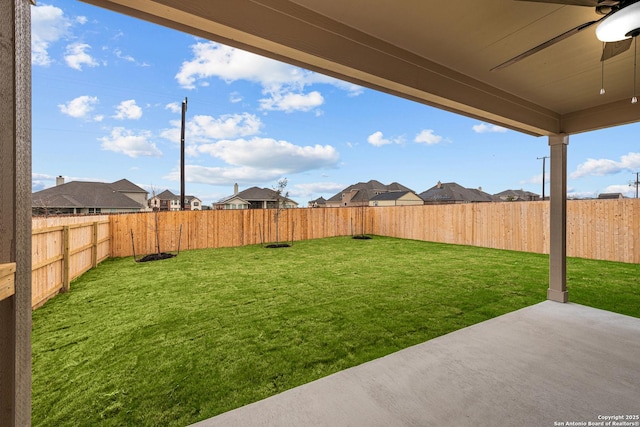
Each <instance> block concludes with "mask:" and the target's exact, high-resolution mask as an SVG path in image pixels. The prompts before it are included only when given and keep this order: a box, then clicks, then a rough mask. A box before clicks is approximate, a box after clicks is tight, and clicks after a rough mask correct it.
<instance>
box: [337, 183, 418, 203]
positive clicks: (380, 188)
mask: <svg viewBox="0 0 640 427" xmlns="http://www.w3.org/2000/svg"><path fill="white" fill-rule="evenodd" d="M351 191H357V193H356V194H355V195H354V196H353V197H352V198H351V201H352V202H368V201H369V200H371V199H372V198H373V197H375V196H377V195H378V194H381V193H386V192H390V191H412V190H411V189H410V188H408V187H405V186H404V185H402V184H399V183H397V182H392V183H391V184H389V185H384V184H383V183H381V182H380V181H376V180H375V179H372V180H370V181H368V182H358V183H357V184H353V185H350V186H348V187H347V188H345V189H344V190H342V191H340V192H339V193H337V194H335V195H334V196H332V197H330V198H329V199H328V200H327V202H340V201H341V200H342V194H344V193H349V192H351Z"/></svg>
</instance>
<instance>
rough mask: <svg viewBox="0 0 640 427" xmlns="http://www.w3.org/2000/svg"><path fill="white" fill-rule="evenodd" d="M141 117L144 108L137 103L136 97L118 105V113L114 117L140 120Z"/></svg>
mask: <svg viewBox="0 0 640 427" xmlns="http://www.w3.org/2000/svg"><path fill="white" fill-rule="evenodd" d="M140 117H142V108H140V107H139V106H138V105H136V100H135V99H128V100H126V101H122V102H121V103H120V104H119V105H118V106H117V107H116V114H115V115H114V116H113V118H115V119H118V120H125V119H129V120H138V119H139V118H140Z"/></svg>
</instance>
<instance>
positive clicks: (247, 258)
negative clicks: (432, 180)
mask: <svg viewBox="0 0 640 427" xmlns="http://www.w3.org/2000/svg"><path fill="white" fill-rule="evenodd" d="M567 270H568V286H569V291H570V299H571V301H573V302H577V303H581V304H585V305H590V306H595V307H599V308H603V309H606V310H611V311H616V312H619V313H623V314H628V315H632V316H637V317H640V285H639V283H638V282H639V279H638V276H639V273H640V266H639V265H635V264H622V263H612V262H603V261H590V260H576V259H571V260H569V262H568V269H567ZM547 287H548V257H547V256H544V255H537V254H528V253H520V252H510V251H499V250H492V249H482V248H474V247H466V246H454V245H445V244H436V243H428V242H419V241H411V240H400V239H393V238H385V237H375V238H374V239H372V240H353V239H351V238H348V237H340V238H331V239H321V240H311V241H303V242H296V243H295V246H294V247H292V248H281V249H264V248H261V247H259V246H249V247H241V248H228V249H210V250H197V251H189V252H182V253H180V255H179V256H178V257H177V258H173V259H168V260H163V261H155V262H150V263H135V262H134V261H133V259H132V258H124V259H114V260H108V261H105V262H104V263H102V264H101V265H100V266H98V268H96V269H94V270H91V271H89V272H88V273H86V274H85V275H83V276H82V277H80V278H79V279H78V280H76V281H74V282H73V283H72V286H71V292H69V293H66V294H63V295H59V296H57V297H56V298H54V299H53V300H51V301H50V302H48V303H47V304H46V305H45V306H44V307H42V308H40V309H38V310H36V311H35V312H34V313H33V335H32V340H33V424H34V425H35V426H45V425H46V426H94V425H97V424H100V425H107V426H123V425H131V426H162V425H172V426H184V425H187V424H190V423H193V422H196V421H199V420H202V419H204V418H208V417H211V416H214V415H216V414H219V413H222V412H225V411H228V410H230V409H233V408H236V407H239V406H242V405H245V404H247V403H250V402H254V401H257V400H259V399H263V398H265V397H268V396H271V395H274V394H276V393H279V392H282V391H284V390H287V389H289V388H292V387H295V386H298V385H300V384H304V383H307V382H309V381H312V380H315V379H318V378H321V377H324V376H326V375H329V374H331V373H334V372H336V371H339V370H342V369H345V368H348V367H351V366H355V365H358V364H361V363H363V362H366V361H368V360H371V359H374V358H378V357H381V356H384V355H386V354H389V353H392V352H394V351H397V350H400V349H402V348H406V347H408V346H411V345H414V344H418V343H421V342H423V341H426V340H429V339H431V338H434V337H437V336H440V335H443V334H446V333H449V332H452V331H454V330H456V329H460V328H463V327H465V326H468V325H471V324H474V323H478V322H481V321H483V320H486V319H489V318H492V317H495V316H499V315H501V314H504V313H507V312H510V311H513V310H517V309H519V308H522V307H525V306H528V305H531V304H535V303H538V302H540V301H543V300H544V299H545V298H546V290H547Z"/></svg>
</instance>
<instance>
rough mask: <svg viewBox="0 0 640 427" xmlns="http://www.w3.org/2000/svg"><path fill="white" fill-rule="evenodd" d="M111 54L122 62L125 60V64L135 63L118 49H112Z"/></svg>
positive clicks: (131, 57)
mask: <svg viewBox="0 0 640 427" xmlns="http://www.w3.org/2000/svg"><path fill="white" fill-rule="evenodd" d="M113 54H114V55H115V56H116V57H117V58H119V59H122V60H125V61H127V62H136V60H135V58H134V57H133V56H131V55H125V54H124V53H122V51H121V50H120V49H114V51H113Z"/></svg>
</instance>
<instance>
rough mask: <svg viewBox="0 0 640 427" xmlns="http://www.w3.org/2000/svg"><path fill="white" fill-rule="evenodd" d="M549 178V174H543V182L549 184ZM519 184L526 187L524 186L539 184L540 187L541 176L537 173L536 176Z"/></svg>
mask: <svg viewBox="0 0 640 427" xmlns="http://www.w3.org/2000/svg"><path fill="white" fill-rule="evenodd" d="M550 178H551V175H550V174H549V173H546V174H545V177H544V182H549V181H550ZM520 184H522V185H526V184H539V185H542V174H541V173H539V174H538V175H534V176H532V177H531V178H529V179H526V180H524V181H520Z"/></svg>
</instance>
